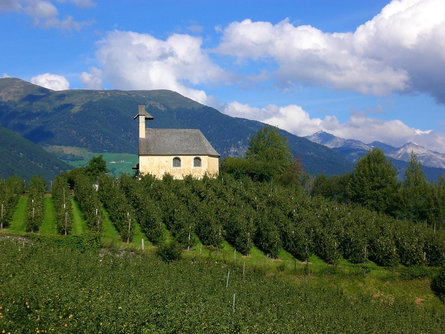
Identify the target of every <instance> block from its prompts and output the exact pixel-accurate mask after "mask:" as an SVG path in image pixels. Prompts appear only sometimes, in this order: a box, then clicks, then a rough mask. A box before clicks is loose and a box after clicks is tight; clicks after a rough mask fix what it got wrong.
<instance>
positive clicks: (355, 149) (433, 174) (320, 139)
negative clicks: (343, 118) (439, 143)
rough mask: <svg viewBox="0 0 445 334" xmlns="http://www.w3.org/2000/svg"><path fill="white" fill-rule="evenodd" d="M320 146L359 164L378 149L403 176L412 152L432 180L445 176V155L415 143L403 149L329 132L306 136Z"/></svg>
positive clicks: (404, 146) (406, 145)
mask: <svg viewBox="0 0 445 334" xmlns="http://www.w3.org/2000/svg"><path fill="white" fill-rule="evenodd" d="M306 138H308V139H309V140H312V141H314V142H316V143H318V144H321V145H325V146H327V147H329V148H332V149H333V150H335V151H337V152H338V153H340V154H341V155H343V156H344V157H345V158H346V159H348V160H349V161H352V162H357V161H358V159H360V158H361V157H362V156H364V155H366V154H367V152H368V151H369V150H371V149H372V148H374V147H377V148H379V149H381V150H382V151H383V153H384V154H385V155H386V156H387V157H388V158H391V159H392V160H393V164H394V166H395V167H396V168H397V169H398V170H399V174H401V175H403V171H404V169H405V168H406V166H407V165H408V163H409V161H410V159H411V152H414V153H415V154H416V156H417V159H418V161H419V162H420V163H421V164H422V168H423V170H424V172H425V174H426V175H427V177H428V178H429V179H430V180H437V178H438V177H439V175H441V174H445V154H442V153H439V152H435V151H431V150H428V149H426V148H424V147H422V146H420V145H418V144H415V143H406V144H404V145H402V146H401V147H398V148H397V147H394V146H391V145H388V144H385V143H382V142H378V141H374V142H372V143H370V144H365V143H363V142H361V141H359V140H355V139H343V138H340V137H336V136H334V135H332V134H330V133H328V132H324V131H318V132H316V133H314V134H313V135H311V136H306Z"/></svg>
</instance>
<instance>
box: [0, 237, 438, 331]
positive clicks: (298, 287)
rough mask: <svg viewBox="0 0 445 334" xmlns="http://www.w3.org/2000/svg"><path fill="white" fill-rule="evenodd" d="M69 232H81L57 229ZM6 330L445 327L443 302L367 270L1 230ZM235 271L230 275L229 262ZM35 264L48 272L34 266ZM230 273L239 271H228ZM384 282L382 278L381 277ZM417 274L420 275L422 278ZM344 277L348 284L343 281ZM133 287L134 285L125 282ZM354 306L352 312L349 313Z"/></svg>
mask: <svg viewBox="0 0 445 334" xmlns="http://www.w3.org/2000/svg"><path fill="white" fill-rule="evenodd" d="M57 238H62V239H65V240H66V239H67V238H73V237H72V236H63V237H57ZM0 248H1V249H2V252H0V263H2V266H0V277H2V278H4V279H3V280H2V289H0V301H1V302H0V315H1V316H0V331H2V330H4V331H5V332H11V333H16V332H18V333H30V332H33V333H35V332H39V333H42V332H44V333H46V332H58V333H62V332H67V333H73V332H76V333H82V332H92V331H93V332H104V333H118V332H119V333H152V332H156V333H172V332H188V333H200V332H207V331H208V332H215V333H232V332H233V333H238V332H241V333H265V332H267V333H288V332H290V333H298V332H349V333H351V332H372V333H419V332H426V333H443V332H444V330H445V327H444V324H445V322H444V320H445V319H444V318H443V315H444V312H443V305H442V306H441V305H436V304H434V306H428V307H427V306H423V305H417V304H416V303H414V302H413V299H408V298H405V297H404V295H403V294H402V293H400V292H399V293H397V294H395V295H394V294H392V293H393V292H397V291H405V290H410V289H411V288H412V287H414V286H415V285H414V283H409V282H407V283H403V282H399V283H398V284H399V285H398V289H399V290H397V289H394V290H392V291H391V293H388V291H385V290H383V289H384V287H387V286H388V285H391V284H394V283H392V282H391V280H390V281H387V282H386V283H385V284H382V287H378V288H377V286H376V285H375V281H373V279H368V278H367V277H364V276H362V275H360V276H357V277H356V278H354V281H351V282H350V283H349V284H350V285H349V286H350V287H353V286H356V287H357V286H358V287H360V288H359V289H357V288H356V289H355V290H349V289H348V288H347V287H346V286H345V284H348V283H347V282H348V280H347V279H345V278H342V279H335V277H339V276H337V275H332V274H327V273H325V274H323V275H321V276H316V275H299V276H295V277H294V278H288V279H287V278H285V277H281V275H280V274H278V273H275V274H274V273H268V274H264V273H262V272H259V271H255V270H250V268H247V270H246V271H245V273H244V274H243V268H242V267H237V266H231V265H227V264H224V263H222V264H220V263H218V264H215V262H214V261H206V260H199V259H198V258H197V259H194V261H193V262H192V261H187V260H183V261H176V262H171V263H169V264H167V263H164V262H163V261H161V260H158V259H157V258H155V257H147V256H144V255H138V254H135V253H130V252H118V253H115V252H113V251H109V250H86V251H83V252H80V251H79V250H78V249H76V248H75V247H52V246H50V245H48V244H42V243H41V242H39V241H38V240H37V239H35V240H32V241H26V242H24V243H23V242H22V241H19V240H17V242H15V241H14V239H8V240H7V239H3V238H2V239H0ZM229 270H230V275H228V271H229ZM29 273H38V274H35V275H30V274H29ZM228 276H229V279H227V277H228ZM373 282H374V283H373ZM416 282H417V281H416ZM339 283H340V284H339ZM123 287H125V288H123ZM345 310H347V312H345Z"/></svg>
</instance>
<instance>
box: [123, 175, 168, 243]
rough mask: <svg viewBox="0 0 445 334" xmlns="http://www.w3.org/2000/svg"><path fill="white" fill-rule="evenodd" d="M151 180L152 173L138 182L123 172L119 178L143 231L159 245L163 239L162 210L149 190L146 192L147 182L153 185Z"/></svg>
mask: <svg viewBox="0 0 445 334" xmlns="http://www.w3.org/2000/svg"><path fill="white" fill-rule="evenodd" d="M151 181H152V178H151V176H150V175H148V176H145V177H144V180H143V181H141V182H138V181H137V180H136V179H134V178H132V177H130V176H129V175H127V174H123V175H122V176H121V177H120V179H119V185H120V187H121V189H122V191H123V193H124V194H125V196H126V198H127V199H128V202H129V203H130V204H131V205H132V206H133V211H134V214H135V217H136V220H137V222H138V223H139V225H140V226H141V228H142V231H143V232H144V234H145V235H146V236H147V238H148V240H150V241H151V242H153V243H154V244H155V245H159V244H160V243H161V242H162V241H163V233H162V231H163V230H162V212H161V210H160V209H159V207H158V205H157V203H156V202H155V201H154V200H153V199H152V198H151V197H150V193H149V191H147V193H146V192H145V187H146V186H147V184H148V185H151ZM148 187H150V186H148ZM147 190H148V189H147Z"/></svg>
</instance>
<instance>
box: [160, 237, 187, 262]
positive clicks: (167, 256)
mask: <svg viewBox="0 0 445 334" xmlns="http://www.w3.org/2000/svg"><path fill="white" fill-rule="evenodd" d="M181 253H182V249H181V245H180V244H178V243H177V242H176V241H175V240H172V241H170V242H168V243H164V244H162V245H160V246H159V247H158V249H157V250H156V254H157V255H158V256H159V257H160V258H161V259H162V261H164V262H167V263H169V262H172V261H177V260H179V259H180V258H181Z"/></svg>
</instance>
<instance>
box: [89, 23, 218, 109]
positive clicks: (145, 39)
mask: <svg viewBox="0 0 445 334" xmlns="http://www.w3.org/2000/svg"><path fill="white" fill-rule="evenodd" d="M201 44H202V40H201V38H198V37H193V36H190V35H187V34H173V35H171V36H170V37H169V38H167V39H166V40H160V39H157V38H155V37H153V36H151V35H149V34H139V33H135V32H129V31H112V32H110V33H108V34H107V36H106V37H105V38H104V39H102V40H101V41H99V42H98V50H97V60H98V63H99V64H100V67H101V69H102V71H103V78H104V80H106V81H107V82H108V83H110V84H111V85H112V86H113V87H114V88H117V89H171V90H174V91H177V92H179V93H181V94H183V95H185V96H187V97H190V98H192V99H194V100H196V101H198V102H201V103H206V101H207V95H206V93H205V92H204V91H203V90H200V89H195V88H192V87H194V86H196V85H199V84H202V83H209V82H214V81H220V80H222V79H223V78H224V76H225V73H224V71H223V70H222V69H221V68H220V67H219V66H217V65H215V64H214V63H213V62H212V61H211V60H210V58H209V57H208V55H207V54H206V53H205V52H204V51H203V50H202V49H201Z"/></svg>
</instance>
